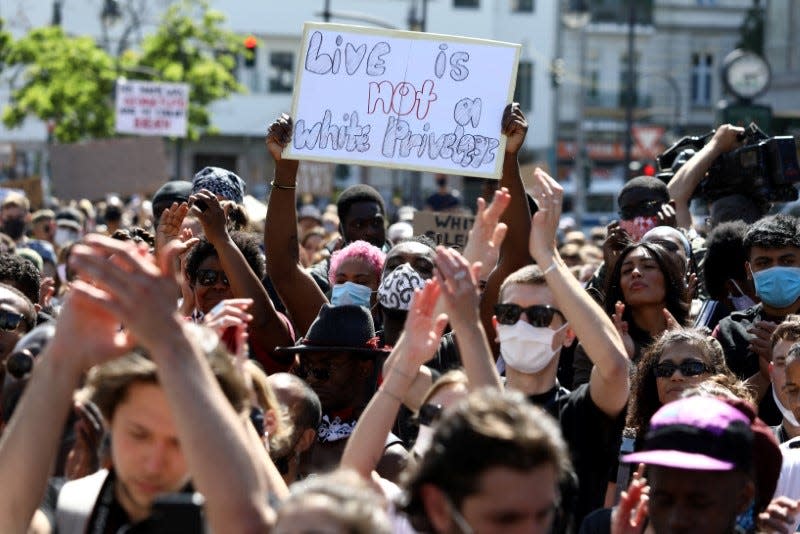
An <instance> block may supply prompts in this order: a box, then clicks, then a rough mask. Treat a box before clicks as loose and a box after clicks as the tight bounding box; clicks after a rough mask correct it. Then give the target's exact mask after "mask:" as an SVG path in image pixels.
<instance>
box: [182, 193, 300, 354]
mask: <svg viewBox="0 0 800 534" xmlns="http://www.w3.org/2000/svg"><path fill="white" fill-rule="evenodd" d="M200 199H202V200H203V201H205V204H206V206H207V207H206V208H205V209H204V210H203V211H200V210H199V209H198V208H197V206H196V205H195V206H194V207H192V211H193V212H195V214H196V215H197V218H198V219H199V220H200V222H201V224H202V225H203V231H204V232H205V235H206V238H207V239H208V241H209V242H210V243H211V244H212V245H214V249H215V250H216V251H217V256H218V257H219V262H220V264H221V265H222V270H223V271H225V274H226V275H227V276H228V280H229V281H230V284H231V292H232V293H233V296H234V297H235V298H250V299H253V305H252V306H250V313H251V315H252V316H253V318H252V320H251V321H250V323H249V324H248V327H247V333H248V334H249V336H250V340H251V341H252V342H254V343H256V344H258V346H259V347H261V348H262V349H263V350H264V351H266V352H267V353H272V351H273V350H274V349H275V347H284V346H287V345H291V344H292V343H293V342H294V340H293V339H292V336H291V334H290V333H289V328H288V326H287V325H286V323H284V322H283V320H281V318H280V316H278V312H277V311H276V310H275V306H273V305H272V301H271V300H270V298H269V295H268V294H267V290H266V288H265V287H264V284H262V283H261V280H260V279H259V277H258V276H257V275H256V273H255V272H253V270H252V269H251V268H250V266H249V265H248V264H247V260H246V259H245V257H244V255H243V254H242V251H241V250H239V247H237V246H236V244H235V243H234V242H233V240H232V239H231V237H230V235H228V231H227V229H226V227H225V221H226V216H225V212H224V211H223V209H222V206H221V205H220V203H219V201H218V200H217V197H216V196H215V195H214V194H213V193H211V192H209V191H206V190H202V191H200V192H199V193H197V194H195V195H193V196H192V197H191V198H190V202H191V201H194V200H200Z"/></svg>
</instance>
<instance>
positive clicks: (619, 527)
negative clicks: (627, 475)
mask: <svg viewBox="0 0 800 534" xmlns="http://www.w3.org/2000/svg"><path fill="white" fill-rule="evenodd" d="M643 473H644V464H639V469H638V470H637V471H636V473H634V475H633V480H632V481H631V483H630V485H629V486H628V491H623V492H622V497H621V498H620V501H619V504H618V505H617V506H615V507H614V510H613V512H612V513H611V534H640V533H641V532H643V531H644V527H645V524H646V523H647V514H648V511H649V510H648V507H649V501H650V486H648V485H647V479H646V478H645V477H644V474H643Z"/></svg>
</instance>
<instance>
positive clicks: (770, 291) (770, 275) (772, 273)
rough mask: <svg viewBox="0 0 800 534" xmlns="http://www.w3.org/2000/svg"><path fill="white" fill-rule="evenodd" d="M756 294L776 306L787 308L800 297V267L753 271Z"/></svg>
mask: <svg viewBox="0 0 800 534" xmlns="http://www.w3.org/2000/svg"><path fill="white" fill-rule="evenodd" d="M753 281H754V282H755V285H756V295H758V296H759V297H761V301H762V302H764V303H765V304H769V305H770V306H772V307H774V308H786V307H788V306H791V305H792V304H794V302H795V301H796V300H797V298H798V297H800V267H770V268H769V269H764V270H763V271H758V272H755V273H753Z"/></svg>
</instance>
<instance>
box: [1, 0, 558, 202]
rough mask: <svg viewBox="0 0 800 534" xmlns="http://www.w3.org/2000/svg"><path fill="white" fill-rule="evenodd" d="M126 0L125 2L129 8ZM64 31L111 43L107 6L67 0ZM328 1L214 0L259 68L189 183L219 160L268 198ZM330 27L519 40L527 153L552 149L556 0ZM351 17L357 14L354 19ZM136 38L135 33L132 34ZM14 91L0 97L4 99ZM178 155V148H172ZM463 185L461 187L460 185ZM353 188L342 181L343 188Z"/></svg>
mask: <svg viewBox="0 0 800 534" xmlns="http://www.w3.org/2000/svg"><path fill="white" fill-rule="evenodd" d="M125 1H127V0H122V1H121V3H123V4H124V2H125ZM141 1H143V2H144V4H146V6H147V13H144V14H143V16H142V22H143V24H142V31H141V32H139V34H141V33H146V32H147V30H148V29H149V28H151V27H152V25H153V24H154V23H155V21H156V20H157V18H158V14H159V12H160V11H161V10H162V9H163V8H164V7H165V6H166V5H167V4H168V3H169V2H167V1H165V0H140V2H141ZM61 4H62V9H61V11H62V26H63V27H64V28H65V29H66V30H67V31H68V32H70V33H74V34H89V35H95V36H97V37H98V40H101V39H102V38H103V35H104V33H103V27H102V25H101V24H100V19H99V13H100V10H101V7H102V5H103V1H102V0H61ZM325 4H326V1H325V0H301V1H298V2H279V1H278V0H268V1H264V2H253V1H252V0H224V1H222V0H216V1H213V2H212V5H213V6H214V7H215V8H217V9H219V10H221V11H223V12H224V13H225V14H226V15H227V17H228V25H229V27H230V29H232V30H233V31H236V32H238V33H241V34H243V35H254V36H256V37H257V38H258V39H259V40H260V42H261V45H260V46H259V47H258V49H257V54H256V59H255V67H253V68H248V67H245V66H244V65H240V67H239V68H238V77H239V80H240V82H241V83H242V84H243V85H245V86H246V87H247V88H248V89H249V92H248V93H247V94H240V95H234V96H233V97H231V98H229V99H228V100H225V101H221V102H217V103H215V104H214V106H213V118H212V123H213V125H214V126H215V127H216V128H218V129H219V132H220V134H219V135H217V136H213V137H206V138H204V139H202V140H201V141H200V142H198V143H187V144H186V145H185V147H184V149H183V162H182V169H183V172H182V177H183V178H189V177H191V174H192V173H193V172H194V171H196V170H197V169H199V168H201V167H202V166H204V165H209V164H216V165H220V166H224V167H228V168H231V169H235V170H236V171H237V172H238V173H239V174H240V175H241V176H242V177H243V178H245V179H246V180H247V181H248V183H249V185H250V190H251V191H256V192H260V193H262V195H263V192H264V191H265V189H266V187H265V184H266V183H267V182H268V181H269V178H268V177H269V175H270V174H271V168H270V166H269V163H268V158H267V157H266V154H265V149H264V144H263V139H264V133H265V131H266V127H267V125H268V124H269V122H270V121H271V120H272V119H273V118H275V117H277V116H278V114H280V113H281V112H285V111H289V110H290V108H291V97H292V94H291V90H292V83H293V81H294V68H295V64H296V62H297V54H298V51H299V47H300V41H301V36H302V28H303V22H304V21H321V20H322V18H323V17H322V11H323V10H324V6H325ZM329 4H330V11H331V13H332V16H331V19H330V20H331V22H340V23H353V24H360V25H369V23H370V21H372V22H374V23H376V24H378V25H385V26H392V27H395V28H398V29H408V28H409V25H410V24H412V25H413V24H414V23H416V24H417V25H418V24H420V22H421V20H422V19H423V4H427V9H426V10H424V11H426V13H425V15H424V19H425V29H426V31H428V32H433V33H441V34H452V35H461V36H466V37H475V38H485V39H494V40H501V41H508V42H515V43H521V44H522V45H523V47H522V53H521V61H520V68H519V75H518V83H517V98H518V99H519V100H520V101H521V103H522V104H523V109H524V111H525V112H526V114H527V115H528V117H529V118H530V119H531V123H532V126H531V128H530V130H529V133H528V138H527V144H526V148H527V149H529V150H531V151H539V152H542V153H544V152H545V151H546V150H547V149H548V147H550V146H552V145H553V139H552V128H551V127H550V125H551V123H552V120H553V119H552V116H551V112H552V108H553V105H552V88H551V84H550V75H549V66H550V61H551V60H552V58H553V57H555V48H554V47H555V31H554V28H555V21H556V2H551V1H547V2H543V1H539V2H537V1H535V0H428V1H427V2H423V1H422V0H329ZM52 10H53V6H52V4H51V3H50V2H44V1H38V2H30V1H25V0H11V1H9V2H5V3H4V5H3V6H2V11H1V12H0V16H2V17H4V18H5V19H6V20H7V26H8V27H9V29H11V30H12V31H13V32H14V33H15V34H16V35H20V34H21V33H24V31H26V30H27V29H28V28H30V27H35V26H40V25H45V24H49V23H50V21H51V20H52V12H53V11H52ZM348 17H353V18H348ZM121 26H122V25H118V27H112V28H111V29H110V30H109V32H108V38H109V41H110V44H111V48H112V49H113V48H114V43H115V39H118V38H119V33H120V32H121ZM133 38H134V40H135V38H136V35H134V36H133ZM7 98H8V92H7V91H4V92H0V100H6V99H7ZM45 138H46V131H45V127H44V125H42V124H41V123H38V122H37V121H30V122H29V124H26V125H25V127H24V128H21V129H19V130H15V131H8V130H7V129H3V127H2V126H0V143H2V142H14V143H22V144H23V145H25V146H33V145H39V146H41V144H42V143H44V140H45ZM169 147H170V148H169V150H170V151H171V149H172V148H171V147H172V145H171V144H169ZM350 179H351V180H353V181H358V180H363V181H367V182H368V183H370V184H372V185H373V186H375V187H377V188H378V189H379V190H381V192H382V193H383V194H384V196H386V197H387V198H388V197H390V196H391V194H392V191H393V190H395V191H396V190H404V191H405V192H406V193H407V192H408V189H407V188H406V187H402V184H405V183H407V181H408V180H409V173H406V172H403V171H388V170H382V169H376V168H370V169H368V170H362V169H355V168H354V169H351V172H350ZM454 181H455V185H457V186H462V184H460V183H459V182H460V180H458V179H456V180H454ZM345 183H347V182H342V183H339V184H338V185H344V184H345ZM432 184H433V182H432V177H431V176H426V175H423V177H422V190H421V191H418V192H417V196H418V197H420V196H421V195H422V194H423V193H425V192H426V191H427V190H430V189H432V187H433V185H432Z"/></svg>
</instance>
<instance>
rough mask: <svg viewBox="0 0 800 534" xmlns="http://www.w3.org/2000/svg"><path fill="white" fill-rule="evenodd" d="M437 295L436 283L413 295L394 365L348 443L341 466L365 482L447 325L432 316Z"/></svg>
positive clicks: (438, 288) (441, 317)
mask: <svg viewBox="0 0 800 534" xmlns="http://www.w3.org/2000/svg"><path fill="white" fill-rule="evenodd" d="M439 293H440V287H439V283H438V282H437V281H429V282H427V283H426V284H425V287H424V288H423V289H422V290H417V291H415V292H414V296H413V298H412V301H411V308H410V309H409V311H408V317H407V318H406V323H405V327H404V328H403V333H402V334H401V335H400V339H399V340H398V341H397V344H396V345H395V347H394V349H393V350H392V357H393V358H392V360H393V364H392V365H391V367H389V368H388V371H387V374H386V376H385V378H384V380H383V383H382V384H381V387H380V388H378V391H377V392H376V393H375V395H373V397H372V400H370V402H369V404H368V405H367V407H366V408H365V409H364V412H363V413H362V414H361V417H359V418H358V423H357V424H356V428H355V430H354V431H353V434H352V435H351V436H350V437H349V438H348V440H347V446H346V447H345V450H344V454H343V455H342V461H341V466H342V467H349V468H351V469H355V470H356V471H357V472H358V473H359V474H360V475H361V476H362V477H364V478H365V479H367V480H369V478H370V476H371V474H372V471H373V470H374V469H375V466H377V465H378V461H380V459H381V457H382V456H383V450H384V448H385V445H386V436H388V435H389V432H390V431H391V429H392V425H394V420H395V418H396V417H397V411H398V410H399V409H400V404H401V403H402V401H403V397H404V396H405V395H406V393H407V391H408V390H409V388H410V387H411V386H412V384H413V383H414V380H415V378H416V375H417V372H418V370H419V369H420V367H421V366H422V364H423V363H424V362H426V361H428V360H430V359H431V358H432V357H433V354H434V353H435V352H436V349H437V348H438V347H439V340H440V339H441V337H442V332H444V327H445V326H446V325H447V316H446V315H444V314H442V315H439V316H438V317H435V316H434V313H435V312H434V309H435V307H436V301H437V299H438V297H439Z"/></svg>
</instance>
